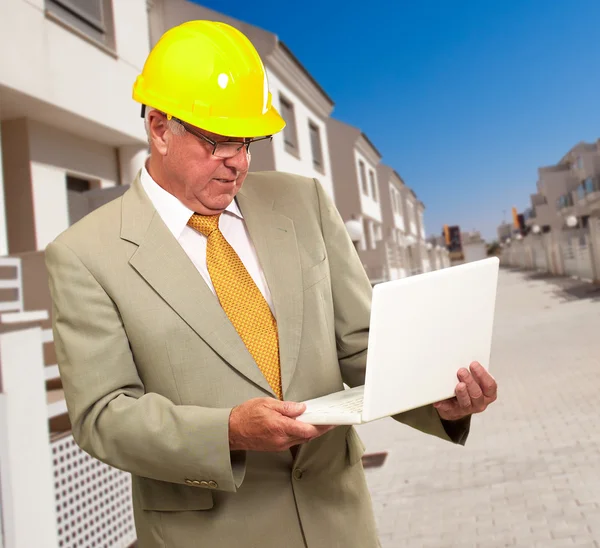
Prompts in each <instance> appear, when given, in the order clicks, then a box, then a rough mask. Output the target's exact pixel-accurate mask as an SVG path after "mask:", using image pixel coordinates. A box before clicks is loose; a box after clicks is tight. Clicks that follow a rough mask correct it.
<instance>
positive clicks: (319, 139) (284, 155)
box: [149, 0, 334, 197]
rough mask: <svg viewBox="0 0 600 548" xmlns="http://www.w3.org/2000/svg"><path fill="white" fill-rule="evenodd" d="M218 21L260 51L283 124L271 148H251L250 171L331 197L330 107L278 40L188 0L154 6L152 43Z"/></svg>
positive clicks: (261, 145) (330, 102)
mask: <svg viewBox="0 0 600 548" xmlns="http://www.w3.org/2000/svg"><path fill="white" fill-rule="evenodd" d="M197 19H209V20H212V21H222V22H224V23H227V24H229V25H231V26H233V27H235V28H237V29H239V30H240V31H241V32H243V33H244V34H245V35H246V36H247V37H248V38H249V39H250V41H251V42H252V43H253V44H254V46H255V47H256V49H257V50H258V52H259V54H260V56H261V58H262V60H263V63H264V65H265V69H266V71H267V78H268V81H269V87H270V89H271V92H272V95H273V97H272V101H273V105H274V106H275V108H276V109H277V110H278V112H279V113H280V114H281V115H282V117H283V118H284V119H285V121H286V124H287V125H286V127H285V128H284V130H283V131H282V132H281V133H278V134H276V135H274V136H273V140H272V142H270V143H269V142H268V141H267V142H264V143H256V144H254V145H252V147H253V148H252V163H251V166H250V169H251V171H271V170H277V171H283V172H289V173H295V174H298V175H304V176H306V177H314V178H316V179H318V181H319V182H320V183H321V185H322V186H323V188H324V189H325V191H326V192H327V193H328V194H329V195H330V196H331V197H333V180H332V167H331V160H330V153H329V139H328V136H327V120H328V118H329V116H330V114H331V111H332V109H333V106H334V103H333V100H332V99H331V98H330V97H329V96H328V95H327V94H326V93H325V91H324V90H323V89H322V88H321V86H320V85H319V84H318V82H317V81H316V80H315V79H314V78H313V77H312V76H311V75H310V73H309V72H308V71H307V70H306V69H305V68H304V67H303V65H302V64H301V63H300V61H298V59H297V58H296V57H295V56H294V54H293V53H292V52H291V50H290V49H289V48H288V47H287V46H286V45H285V44H284V43H283V42H282V41H280V40H279V38H278V37H277V35H276V34H274V33H272V32H269V31H266V30H263V29H261V28H259V27H255V26H254V25H250V24H248V23H244V22H243V21H239V20H237V19H234V18H232V17H228V16H226V15H224V14H222V13H219V12H216V11H213V10H211V9H208V8H206V7H204V6H200V5H198V4H193V3H191V2H188V1H186V0H152V2H151V3H150V11H149V20H150V41H151V45H152V46H153V45H154V44H155V43H156V42H157V41H158V39H159V38H160V37H161V36H162V34H163V33H164V32H166V31H167V30H168V29H170V28H172V27H174V26H177V25H179V24H181V23H183V22H185V21H190V20H197Z"/></svg>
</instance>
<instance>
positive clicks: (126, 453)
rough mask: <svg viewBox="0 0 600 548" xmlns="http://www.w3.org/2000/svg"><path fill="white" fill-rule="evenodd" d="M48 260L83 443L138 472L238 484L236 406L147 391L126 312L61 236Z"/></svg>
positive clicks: (59, 349) (69, 392) (59, 344)
mask: <svg viewBox="0 0 600 548" xmlns="http://www.w3.org/2000/svg"><path fill="white" fill-rule="evenodd" d="M46 266H47V269H48V275H49V286H50V293H51V296H52V300H53V306H52V324H53V333H54V343H55V348H56V355H57V359H58V365H59V370H60V374H61V379H62V383H63V388H64V392H65V399H66V402H67V407H68V411H69V416H70V419H71V423H72V433H73V438H74V439H75V441H76V442H77V444H78V445H79V446H80V447H81V448H82V449H83V450H84V451H86V452H87V453H89V454H90V455H92V456H93V457H95V458H97V459H98V460H100V461H102V462H105V463H107V464H109V465H111V466H113V467H115V468H119V469H121V470H125V471H127V472H130V473H132V474H134V475H138V476H142V477H147V478H152V479H156V480H161V481H165V482H172V483H188V484H189V481H193V480H198V481H202V480H205V481H211V480H212V481H214V482H216V483H217V485H218V489H221V490H225V491H235V490H236V487H237V486H239V484H240V483H241V481H242V478H243V472H244V470H245V466H244V462H243V455H238V454H237V453H236V454H232V453H230V451H229V434H228V430H229V414H230V412H231V409H208V408H203V407H196V406H186V405H175V404H174V403H173V402H171V401H170V400H168V399H167V398H165V397H163V396H160V395H158V394H155V393H145V390H144V385H143V382H142V380H141V379H140V377H139V375H138V372H137V368H136V366H135V362H134V358H133V355H132V352H131V349H130V346H129V342H128V339H127V333H126V332H125V328H124V326H123V323H122V321H121V318H120V315H119V311H118V309H117V307H116V306H115V303H114V302H113V301H112V300H111V298H110V296H109V295H108V294H107V293H106V292H105V290H104V289H103V287H102V286H101V285H100V284H99V283H98V282H97V280H96V279H95V278H94V276H93V274H92V273H91V272H90V271H89V270H88V268H87V267H86V266H85V265H84V264H83V263H82V261H81V260H80V259H79V257H78V256H77V255H76V254H75V253H74V252H73V251H72V250H71V249H70V248H69V247H67V245H65V244H64V243H62V242H60V241H54V242H53V243H51V244H50V245H49V246H48V247H47V248H46ZM238 456H239V457H240V462H238V461H237V460H236V459H237V457H238ZM186 480H188V481H187V482H186Z"/></svg>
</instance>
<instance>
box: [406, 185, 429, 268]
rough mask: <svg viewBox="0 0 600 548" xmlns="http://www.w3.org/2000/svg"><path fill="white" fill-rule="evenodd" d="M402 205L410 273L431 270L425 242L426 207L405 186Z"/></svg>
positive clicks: (413, 192)
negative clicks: (424, 215) (424, 217)
mask: <svg viewBox="0 0 600 548" xmlns="http://www.w3.org/2000/svg"><path fill="white" fill-rule="evenodd" d="M402 203H403V205H404V218H405V219H406V227H407V228H406V238H405V242H406V250H407V263H408V268H409V273H410V274H411V275H412V274H419V273H421V272H428V271H429V270H431V269H432V268H431V264H430V260H429V256H428V253H427V242H426V241H425V222H424V219H423V214H424V211H425V205H424V204H423V202H421V201H420V200H419V199H418V198H417V195H416V194H415V191H414V190H412V189H411V188H409V187H408V186H405V187H404V188H403V189H402Z"/></svg>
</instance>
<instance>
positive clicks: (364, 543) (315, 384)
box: [46, 21, 496, 548]
mask: <svg viewBox="0 0 600 548" xmlns="http://www.w3.org/2000/svg"><path fill="white" fill-rule="evenodd" d="M134 98H135V99H136V100H137V101H139V102H140V103H141V104H143V105H144V108H145V118H146V125H147V131H148V136H149V142H150V149H151V154H150V157H149V159H148V161H147V162H146V165H145V167H144V168H143V169H142V170H141V172H140V173H139V176H138V177H137V179H136V180H135V181H134V182H133V185H132V186H131V188H130V189H129V190H128V191H127V192H126V193H125V194H124V195H123V196H122V198H119V199H117V200H114V201H113V202H111V203H109V204H107V205H105V206H104V207H102V208H100V209H99V210H97V211H95V212H93V213H92V214H90V215H88V216H87V217H85V218H84V219H82V220H81V221H80V222H79V223H77V224H75V225H74V226H72V227H71V228H69V229H68V230H67V231H65V232H64V233H63V234H61V235H60V236H59V237H58V238H57V239H56V240H55V241H54V242H53V243H51V244H50V245H49V246H48V247H47V249H46V257H47V266H48V271H49V275H50V289H51V293H52V298H53V302H54V306H53V325H54V338H55V344H56V351H57V356H58V362H59V367H60V372H61V377H62V381H63V386H64V389H65V396H66V399H67V404H68V409H69V414H70V417H71V421H72V424H73V436H74V438H75V440H76V441H77V443H78V444H79V445H80V446H81V447H82V448H83V449H84V450H85V451H87V452H89V453H90V454H91V455H93V456H94V457H96V458H98V459H100V460H101V461H103V462H106V463H108V464H110V465H112V466H114V467H117V468H120V469H122V470H126V471H128V472H131V474H132V478H133V498H134V511H135V519H136V527H137V531H138V537H139V540H140V546H141V548H155V547H156V548H159V547H161V548H164V547H169V548H188V547H189V548H196V547H199V546H207V547H208V546H209V547H230V546H231V547H239V546H248V547H250V546H252V547H259V546H260V547H261V548H270V547H273V548H275V547H277V548H281V547H286V548H304V547H307V546H308V547H310V548H321V547H323V548H331V547H334V546H339V547H342V546H343V547H345V548H348V547H357V548H358V547H360V548H369V547H374V546H377V545H378V541H377V534H376V530H375V523H374V519H373V513H372V509H371V502H370V497H369V493H368V490H367V486H366V483H365V478H364V473H363V469H362V466H361V455H362V453H363V451H364V448H363V446H362V444H361V442H360V439H359V438H358V435H357V434H356V431H355V430H354V429H353V428H351V427H347V426H339V427H336V428H333V427H316V426H311V425H308V424H303V423H301V422H299V421H296V420H294V418H295V417H296V416H298V415H299V414H300V413H302V411H303V410H304V406H303V405H302V404H298V403H294V402H298V401H303V400H306V399H310V398H313V397H317V396H321V395H324V394H327V393H330V392H334V391H337V390H340V389H342V387H343V382H346V383H347V384H348V385H350V386H356V385H360V384H362V383H363V382H364V369H365V361H366V353H367V339H368V325H369V306H370V296H371V286H370V284H369V281H368V279H367V278H366V276H365V273H364V271H363V269H362V267H361V264H360V261H359V259H358V257H357V254H356V251H355V249H354V247H353V245H352V242H351V241H350V239H349V237H348V235H347V233H346V231H345V228H344V224H343V223H342V221H341V219H340V217H339V214H338V212H337V210H336V209H335V207H334V206H333V204H332V203H331V201H330V200H329V198H328V197H327V195H326V194H325V193H324V191H323V189H322V188H321V186H320V184H319V183H318V181H315V180H312V179H306V178H303V177H298V176H293V175H289V174H281V173H256V174H249V173H248V168H249V164H250V152H249V147H250V146H251V143H252V142H253V141H254V140H256V138H260V137H263V136H270V135H272V134H274V133H276V132H278V131H281V129H282V128H283V127H284V125H285V124H284V122H283V120H282V119H281V117H280V116H279V114H278V113H277V111H276V110H275V109H274V108H273V106H272V105H271V95H270V93H269V91H268V88H267V81H266V75H265V71H264V67H263V65H262V63H261V61H260V58H259V57H258V54H257V52H256V50H255V49H254V48H253V46H252V45H251V44H250V42H249V41H248V40H247V38H246V37H245V36H243V35H242V34H241V33H240V32H238V31H237V30H235V29H233V28H232V27H229V26H227V25H224V24H221V23H212V22H208V21H193V22H188V23H186V24H184V25H181V26H179V27H176V28H174V29H171V30H170V31H169V32H167V33H166V34H165V35H164V36H163V38H162V39H161V40H160V41H159V42H158V44H157V45H156V46H155V48H154V49H153V50H152V52H151V53H150V55H149V57H148V60H147V62H146V64H145V66H144V70H143V73H142V74H141V75H140V76H139V78H138V80H137V82H136V84H135V86H134ZM465 365H467V364H465ZM399 366H400V367H401V366H402V364H401V349H399ZM471 370H472V371H471V372H469V371H468V370H467V369H464V370H461V371H460V372H459V379H460V382H459V383H458V385H457V397H456V398H453V399H452V400H448V401H446V402H441V403H440V404H436V406H437V409H436V408H435V406H427V407H424V408H420V409H416V410H413V411H410V412H407V413H404V414H402V415H399V416H398V417H395V418H396V419H397V420H399V421H402V422H404V423H406V424H409V425H410V426H413V427H415V428H418V429H420V430H422V431H424V432H427V433H429V434H433V435H435V436H438V437H440V438H443V439H445V440H448V441H453V442H455V443H464V441H465V439H466V435H467V432H468V428H469V417H470V415H471V414H472V413H474V412H479V411H482V410H483V409H485V407H486V406H487V404H488V403H489V402H491V401H493V400H494V399H495V397H496V386H495V383H494V381H493V379H492V378H491V377H490V376H489V374H488V373H487V372H486V371H485V369H484V368H483V367H481V366H480V365H479V364H474V365H473V366H472V367H471ZM402 526H404V524H399V527H402Z"/></svg>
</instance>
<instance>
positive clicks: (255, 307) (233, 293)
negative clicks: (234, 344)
mask: <svg viewBox="0 0 600 548" xmlns="http://www.w3.org/2000/svg"><path fill="white" fill-rule="evenodd" d="M219 216H220V214H219V215H210V216H204V215H198V214H197V213H194V214H193V215H192V216H191V218H190V220H189V221H188V225H189V226H191V227H192V228H193V229H195V230H197V231H198V232H200V233H201V234H204V235H205V236H206V237H207V238H208V242H207V246H206V266H207V267H208V273H209V274H210V279H211V280H212V283H213V286H214V288H215V292H216V293H217V297H218V298H219V302H220V303H221V306H222V307H223V310H224V311H225V314H227V316H228V317H229V320H230V321H231V323H232V324H233V326H234V327H235V330H236V331H237V332H238V334H239V336H240V337H241V339H242V341H244V344H245V345H246V348H248V350H249V352H250V354H252V357H253V358H254V360H255V361H256V363H257V364H258V367H259V369H260V370H261V371H262V373H263V375H264V376H265V378H266V379H267V381H268V382H269V384H270V385H271V388H272V389H273V391H274V392H275V394H277V397H278V398H279V399H282V391H281V370H280V366H279V342H278V338H277V323H276V321H275V318H274V317H273V314H272V313H271V309H270V308H269V305H268V304H267V301H266V300H265V298H264V297H263V296H262V293H261V292H260V290H259V289H258V287H257V286H256V284H255V283H254V280H253V279H252V277H251V276H250V274H249V273H248V271H247V270H246V268H245V267H244V264H243V263H242V261H241V259H240V258H239V257H238V254H237V253H236V252H235V250H234V249H233V248H232V247H231V246H230V245H229V243H228V242H227V240H226V239H225V237H224V236H223V234H222V233H221V231H220V230H219Z"/></svg>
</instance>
